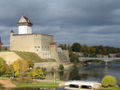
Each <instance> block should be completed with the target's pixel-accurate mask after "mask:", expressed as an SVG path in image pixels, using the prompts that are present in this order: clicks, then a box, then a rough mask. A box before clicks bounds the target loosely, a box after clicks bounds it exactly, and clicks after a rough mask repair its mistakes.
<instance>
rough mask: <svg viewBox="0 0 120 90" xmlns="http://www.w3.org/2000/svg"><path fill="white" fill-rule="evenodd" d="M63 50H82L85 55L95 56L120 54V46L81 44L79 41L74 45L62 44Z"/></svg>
mask: <svg viewBox="0 0 120 90" xmlns="http://www.w3.org/2000/svg"><path fill="white" fill-rule="evenodd" d="M59 47H61V48H62V49H63V50H67V49H68V50H69V53H71V52H81V53H83V54H84V56H89V57H95V56H96V55H98V54H101V55H109V54H116V55H117V56H120V48H116V47H110V46H103V45H100V46H88V45H81V44H80V43H78V42H75V43H73V44H72V45H66V44H60V45H59Z"/></svg>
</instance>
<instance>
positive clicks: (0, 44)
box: [0, 37, 3, 46]
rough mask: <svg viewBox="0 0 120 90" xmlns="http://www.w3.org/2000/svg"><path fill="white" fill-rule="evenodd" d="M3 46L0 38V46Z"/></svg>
mask: <svg viewBox="0 0 120 90" xmlns="http://www.w3.org/2000/svg"><path fill="white" fill-rule="evenodd" d="M2 45H3V43H2V42H1V37H0V46H2Z"/></svg>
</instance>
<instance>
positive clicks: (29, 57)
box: [14, 51, 55, 63]
mask: <svg viewBox="0 0 120 90" xmlns="http://www.w3.org/2000/svg"><path fill="white" fill-rule="evenodd" d="M14 52H15V53H16V54H17V55H18V56H20V57H21V58H23V59H24V60H32V61H33V62H34V63H39V62H55V60H54V59H42V58H40V57H39V56H38V55H37V54H36V53H32V52H20V51H14Z"/></svg>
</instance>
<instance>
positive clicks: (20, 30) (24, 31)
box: [18, 26, 32, 34]
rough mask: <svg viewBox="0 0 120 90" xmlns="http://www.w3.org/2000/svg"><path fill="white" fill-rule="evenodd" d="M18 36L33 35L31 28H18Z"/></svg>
mask: <svg viewBox="0 0 120 90" xmlns="http://www.w3.org/2000/svg"><path fill="white" fill-rule="evenodd" d="M18 34H32V27H31V26H18Z"/></svg>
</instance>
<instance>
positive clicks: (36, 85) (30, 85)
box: [15, 82, 59, 87]
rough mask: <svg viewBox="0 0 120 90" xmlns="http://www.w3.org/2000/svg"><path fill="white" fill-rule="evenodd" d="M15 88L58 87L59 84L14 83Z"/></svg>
mask: <svg viewBox="0 0 120 90" xmlns="http://www.w3.org/2000/svg"><path fill="white" fill-rule="evenodd" d="M15 84H16V86H17V87H58V85H59V83H48V82H39V83H35V84H32V83H15Z"/></svg>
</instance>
